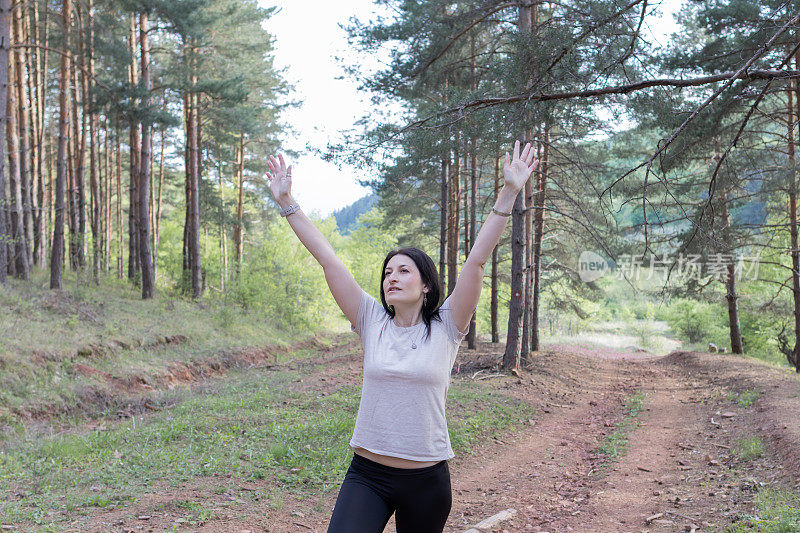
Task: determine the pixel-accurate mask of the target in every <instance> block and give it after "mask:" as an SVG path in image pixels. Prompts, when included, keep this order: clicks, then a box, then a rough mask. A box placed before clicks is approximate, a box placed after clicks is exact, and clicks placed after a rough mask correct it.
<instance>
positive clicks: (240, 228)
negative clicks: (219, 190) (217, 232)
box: [233, 134, 244, 278]
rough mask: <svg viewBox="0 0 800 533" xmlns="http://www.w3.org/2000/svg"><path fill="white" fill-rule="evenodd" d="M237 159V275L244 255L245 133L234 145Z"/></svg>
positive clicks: (234, 242)
mask: <svg viewBox="0 0 800 533" xmlns="http://www.w3.org/2000/svg"><path fill="white" fill-rule="evenodd" d="M234 154H235V159H236V185H237V187H238V189H239V190H238V193H239V194H238V197H239V198H238V200H237V202H236V228H235V229H234V231H233V244H234V246H235V247H236V276H237V278H238V276H239V274H241V272H242V259H243V256H244V134H239V143H238V147H234Z"/></svg>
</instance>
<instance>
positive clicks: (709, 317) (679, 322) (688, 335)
mask: <svg viewBox="0 0 800 533" xmlns="http://www.w3.org/2000/svg"><path fill="white" fill-rule="evenodd" d="M720 311H721V309H720V307H719V305H714V304H711V303H707V302H700V301H696V300H690V299H679V300H675V301H673V302H672V304H671V305H670V307H669V311H668V312H667V323H668V324H669V326H670V327H671V328H672V329H673V330H674V331H675V332H676V333H678V335H680V336H681V337H683V338H684V339H686V340H688V341H689V342H691V343H699V342H714V341H717V338H718V337H719V335H720V332H721V331H722V328H723V327H724V326H723V325H722V324H720Z"/></svg>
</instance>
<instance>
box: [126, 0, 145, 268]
mask: <svg viewBox="0 0 800 533" xmlns="http://www.w3.org/2000/svg"><path fill="white" fill-rule="evenodd" d="M128 42H129V45H130V52H131V63H130V67H129V69H128V82H129V83H130V84H131V86H136V85H137V84H138V83H139V80H138V78H139V76H138V69H137V61H136V48H137V46H136V43H137V42H138V38H137V34H136V16H135V15H132V16H131V24H130V35H129V37H128ZM132 104H133V105H137V104H138V101H136V100H134V102H133V103H132ZM128 148H129V150H128V153H129V154H130V167H129V169H128V174H129V177H130V183H129V188H128V202H129V206H128V279H130V280H134V281H135V280H136V275H137V274H138V273H139V272H140V265H139V259H140V254H139V224H138V223H139V220H138V218H139V216H138V213H139V201H138V198H139V195H138V190H139V183H138V182H139V165H141V164H142V162H141V161H139V156H140V152H139V150H140V147H139V123H138V122H137V121H136V119H135V118H134V117H133V115H131V117H130V118H129V120H128Z"/></svg>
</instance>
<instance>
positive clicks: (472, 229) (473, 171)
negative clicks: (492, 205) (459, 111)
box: [467, 137, 483, 350]
mask: <svg viewBox="0 0 800 533" xmlns="http://www.w3.org/2000/svg"><path fill="white" fill-rule="evenodd" d="M471 144H472V150H471V152H472V156H471V159H470V165H469V177H470V184H469V194H470V208H469V249H470V250H472V247H473V246H474V245H475V233H476V231H477V227H476V226H477V221H476V212H477V211H478V169H477V167H478V156H477V155H475V153H476V152H477V149H478V147H477V143H476V142H475V138H474V137H473V138H472V140H471ZM467 253H469V252H467ZM481 283H483V281H481ZM475 315H476V313H472V317H471V318H470V319H469V331H468V332H467V348H469V349H471V350H474V349H475V338H476V337H477V331H476V328H477V324H476V322H475Z"/></svg>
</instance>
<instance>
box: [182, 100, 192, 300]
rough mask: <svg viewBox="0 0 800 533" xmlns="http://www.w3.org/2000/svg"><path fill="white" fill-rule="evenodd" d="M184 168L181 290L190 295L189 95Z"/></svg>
mask: <svg viewBox="0 0 800 533" xmlns="http://www.w3.org/2000/svg"><path fill="white" fill-rule="evenodd" d="M183 124H184V126H183V128H184V135H183V139H184V141H183V165H184V166H183V168H184V198H186V206H185V209H184V219H183V255H182V259H183V270H182V275H181V289H182V291H183V292H185V293H188V292H189V287H190V285H191V280H192V265H191V258H190V254H189V238H190V236H189V231H190V229H191V225H192V224H191V220H192V180H191V178H190V176H191V173H192V170H191V166H192V158H191V150H190V149H189V135H190V133H191V131H190V130H191V128H192V126H191V124H192V120H191V101H190V100H189V93H188V92H186V93H185V94H184V95H183Z"/></svg>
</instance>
